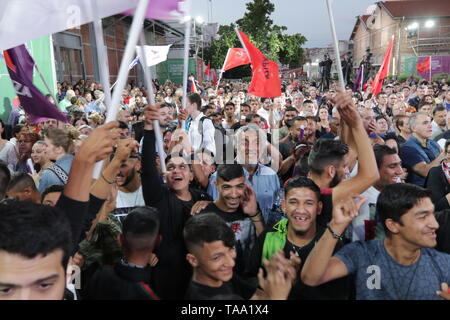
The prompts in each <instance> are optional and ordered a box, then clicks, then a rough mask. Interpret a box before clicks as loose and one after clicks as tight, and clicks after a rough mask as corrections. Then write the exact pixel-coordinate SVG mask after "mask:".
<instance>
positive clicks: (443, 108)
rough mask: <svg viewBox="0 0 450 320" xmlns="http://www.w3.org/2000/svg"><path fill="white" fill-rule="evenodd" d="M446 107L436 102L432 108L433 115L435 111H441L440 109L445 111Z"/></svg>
mask: <svg viewBox="0 0 450 320" xmlns="http://www.w3.org/2000/svg"><path fill="white" fill-rule="evenodd" d="M446 110H447V108H445V107H444V106H443V105H442V104H438V105H437V106H436V107H435V108H434V109H433V117H434V115H435V114H436V112H441V111H446Z"/></svg>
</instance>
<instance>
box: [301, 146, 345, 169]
mask: <svg viewBox="0 0 450 320" xmlns="http://www.w3.org/2000/svg"><path fill="white" fill-rule="evenodd" d="M347 153H348V146H347V145H346V144H345V143H343V142H342V141H339V140H332V139H319V140H317V141H316V143H315V144H314V146H313V148H312V150H311V152H310V153H309V158H308V165H309V169H310V170H311V172H313V173H315V174H322V173H323V171H324V169H325V167H326V166H328V165H330V164H333V165H336V163H337V162H338V161H341V160H342V159H343V158H344V156H345V155H346V154H347Z"/></svg>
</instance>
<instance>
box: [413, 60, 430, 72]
mask: <svg viewBox="0 0 450 320" xmlns="http://www.w3.org/2000/svg"><path fill="white" fill-rule="evenodd" d="M430 69H431V57H426V58H425V59H423V60H422V61H420V62H419V63H418V64H417V67H416V70H417V72H420V73H423V72H425V71H428V70H430Z"/></svg>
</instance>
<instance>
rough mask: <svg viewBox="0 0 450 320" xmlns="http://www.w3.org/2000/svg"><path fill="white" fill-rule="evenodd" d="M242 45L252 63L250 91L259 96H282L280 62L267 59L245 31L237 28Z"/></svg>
mask: <svg viewBox="0 0 450 320" xmlns="http://www.w3.org/2000/svg"><path fill="white" fill-rule="evenodd" d="M236 32H237V34H238V37H239V39H240V40H241V42H242V45H243V46H244V48H245V49H246V51H247V53H248V56H249V57H250V61H251V64H252V81H251V82H250V87H249V89H248V93H249V94H252V95H254V96H257V97H264V98H274V97H280V96H281V81H280V72H279V70H278V64H277V63H276V62H273V61H270V60H269V59H267V58H266V57H265V56H264V55H263V54H262V53H261V51H259V50H258V48H256V47H255V46H254V45H253V44H252V43H251V42H250V40H249V39H248V37H247V35H245V33H243V32H241V31H239V30H237V29H236Z"/></svg>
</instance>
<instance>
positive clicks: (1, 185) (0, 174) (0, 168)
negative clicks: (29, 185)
mask: <svg viewBox="0 0 450 320" xmlns="http://www.w3.org/2000/svg"><path fill="white" fill-rule="evenodd" d="M9 180H11V173H10V172H9V169H8V166H7V165H6V163H4V162H3V161H1V160H0V200H3V198H4V197H5V194H6V190H7V188H8V184H9Z"/></svg>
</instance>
